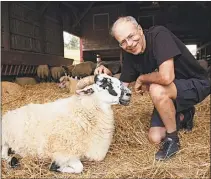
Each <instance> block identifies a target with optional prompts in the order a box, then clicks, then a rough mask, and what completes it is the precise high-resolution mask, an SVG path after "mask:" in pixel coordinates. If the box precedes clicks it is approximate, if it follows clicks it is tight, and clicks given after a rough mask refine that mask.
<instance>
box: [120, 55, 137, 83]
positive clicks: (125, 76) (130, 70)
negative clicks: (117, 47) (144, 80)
mask: <svg viewBox="0 0 211 179" xmlns="http://www.w3.org/2000/svg"><path fill="white" fill-rule="evenodd" d="M132 58H133V57H132V55H130V54H128V53H126V52H123V60H122V70H121V76H120V81H123V82H126V83H130V82H133V81H135V80H136V79H137V77H138V73H137V72H136V70H135V68H134V67H133V64H132Z"/></svg>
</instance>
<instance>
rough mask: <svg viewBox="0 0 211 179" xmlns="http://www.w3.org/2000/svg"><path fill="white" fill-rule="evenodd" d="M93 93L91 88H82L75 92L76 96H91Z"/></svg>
mask: <svg viewBox="0 0 211 179" xmlns="http://www.w3.org/2000/svg"><path fill="white" fill-rule="evenodd" d="M93 93H94V90H93V89H92V87H90V88H84V89H81V90H76V94H78V95H83V96H84V95H91V94H93Z"/></svg>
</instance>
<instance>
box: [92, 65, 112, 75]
mask: <svg viewBox="0 0 211 179" xmlns="http://www.w3.org/2000/svg"><path fill="white" fill-rule="evenodd" d="M101 73H105V74H107V75H110V76H112V73H111V71H110V70H109V69H108V68H106V67H105V66H103V65H100V66H99V67H97V68H96V69H95V71H94V74H95V75H96V74H101Z"/></svg>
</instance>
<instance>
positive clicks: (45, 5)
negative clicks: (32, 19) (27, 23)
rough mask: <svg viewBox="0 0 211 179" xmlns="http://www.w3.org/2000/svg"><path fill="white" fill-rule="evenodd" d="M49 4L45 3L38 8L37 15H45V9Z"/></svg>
mask: <svg viewBox="0 0 211 179" xmlns="http://www.w3.org/2000/svg"><path fill="white" fill-rule="evenodd" d="M49 4H50V1H48V2H45V3H44V4H43V5H42V7H41V8H40V11H39V12H40V13H39V15H40V16H42V15H43V14H44V13H45V11H46V9H47V7H48V6H49Z"/></svg>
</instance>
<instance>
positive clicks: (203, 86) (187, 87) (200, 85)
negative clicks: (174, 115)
mask: <svg viewBox="0 0 211 179" xmlns="http://www.w3.org/2000/svg"><path fill="white" fill-rule="evenodd" d="M174 84H175V85H176V88H177V98H176V99H175V100H174V101H173V102H174V105H175V108H176V112H181V111H184V110H186V109H189V108H191V107H193V106H194V105H196V104H197V103H200V102H201V101H203V100H204V99H205V98H206V97H207V96H208V95H209V94H210V81H209V80H199V79H195V78H192V79H187V80H185V79H175V80H174ZM151 127H164V124H163V121H162V120H161V118H160V115H159V113H158V111H157V110H156V109H155V108H154V110H153V113H152V118H151Z"/></svg>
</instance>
